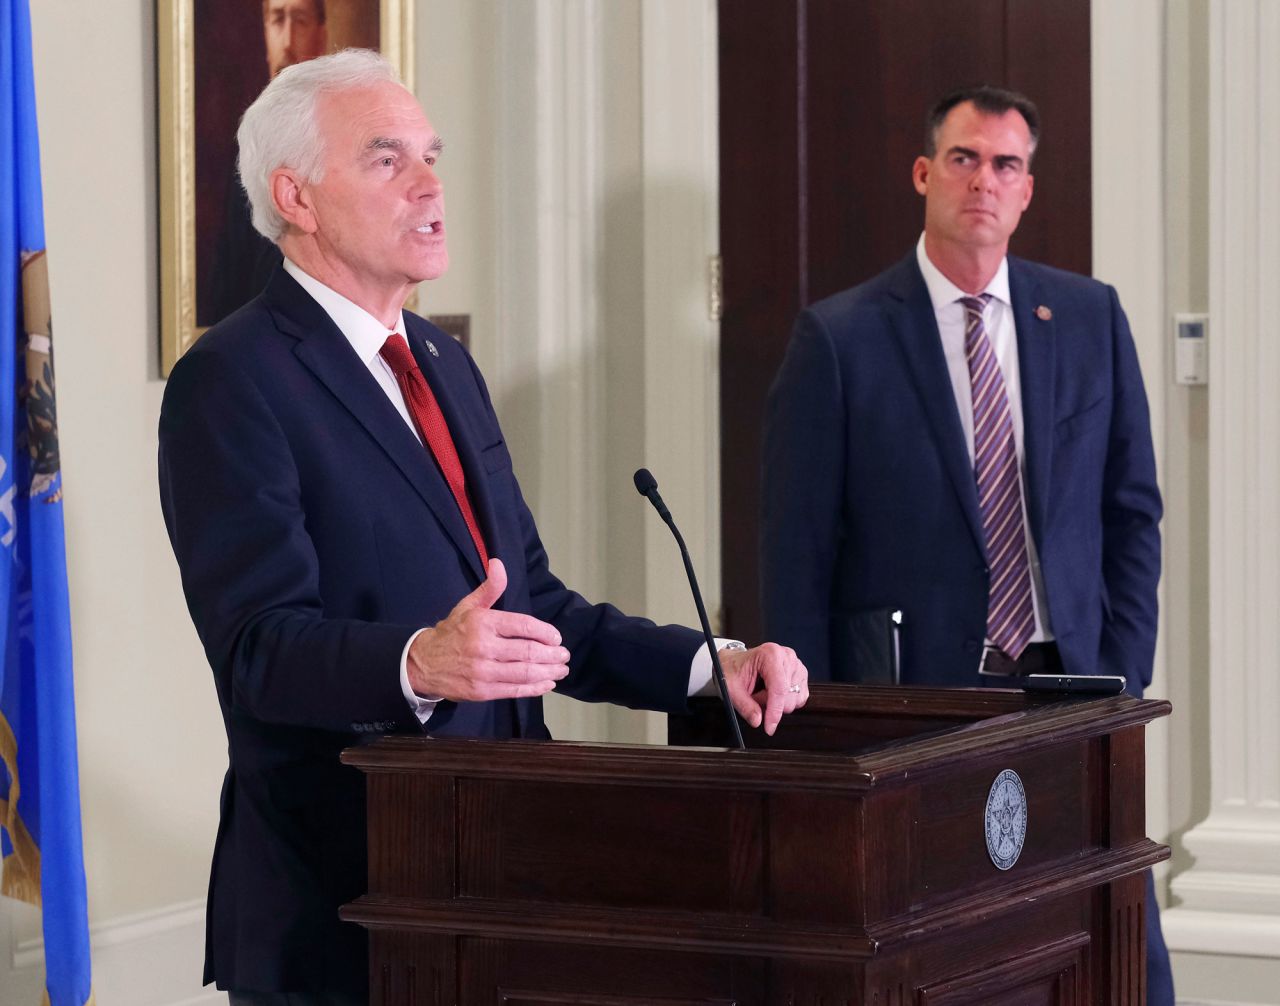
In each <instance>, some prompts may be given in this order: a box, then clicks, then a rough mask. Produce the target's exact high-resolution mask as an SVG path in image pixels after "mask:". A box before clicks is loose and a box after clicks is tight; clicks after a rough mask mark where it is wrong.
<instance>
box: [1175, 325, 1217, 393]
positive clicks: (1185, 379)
mask: <svg viewBox="0 0 1280 1006" xmlns="http://www.w3.org/2000/svg"><path fill="white" fill-rule="evenodd" d="M1208 342H1209V316H1208V315H1207V314H1175V315H1174V316H1173V372H1174V379H1175V380H1176V381H1177V383H1179V384H1208V383H1209V346H1208Z"/></svg>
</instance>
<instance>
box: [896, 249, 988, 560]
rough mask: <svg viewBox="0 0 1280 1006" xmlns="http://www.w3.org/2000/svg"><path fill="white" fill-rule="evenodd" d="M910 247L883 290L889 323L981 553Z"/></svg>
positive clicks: (968, 469)
mask: <svg viewBox="0 0 1280 1006" xmlns="http://www.w3.org/2000/svg"><path fill="white" fill-rule="evenodd" d="M915 256H916V253H915V251H914V250H913V251H912V252H911V253H910V255H909V256H908V257H907V259H906V260H905V261H903V262H902V263H901V264H900V265H899V266H898V268H897V269H896V270H895V272H894V275H893V276H892V277H891V278H890V281H889V286H888V294H887V308H888V310H887V314H888V317H889V323H890V325H891V326H892V327H893V329H894V332H895V334H896V335H897V337H898V343H899V345H900V346H901V347H902V353H903V357H904V359H905V360H906V363H907V369H908V370H909V371H910V373H911V376H912V379H913V380H914V382H915V385H916V390H917V391H918V392H919V393H920V402H921V404H922V405H923V407H924V412H925V415H926V416H927V417H928V420H929V425H930V426H931V427H932V429H933V437H934V441H935V443H936V444H937V445H938V454H939V456H940V457H941V459H942V467H943V468H944V469H945V470H946V472H947V475H948V476H949V477H950V480H951V484H952V488H953V489H954V490H955V493H956V498H957V500H958V502H959V504H960V509H961V510H962V511H963V512H964V515H965V520H966V521H967V522H968V524H969V530H970V531H971V532H972V533H973V538H974V541H975V543H976V544H977V546H978V549H979V551H981V552H983V553H984V554H985V551H986V544H985V541H986V539H985V536H984V535H983V532H982V516H981V514H980V513H979V511H978V489H977V485H976V483H975V482H974V477H973V464H972V462H970V460H969V450H968V448H967V447H966V446H965V441H964V428H963V427H962V426H961V425H960V411H959V409H958V408H957V406H956V393H955V389H954V388H953V387H952V386H951V375H950V373H949V372H948V370H947V359H946V356H945V354H944V353H943V352H942V337H941V336H940V335H939V334H938V320H937V317H936V315H935V314H934V311H933V302H932V301H931V300H930V299H929V288H928V287H927V286H925V282H924V277H923V276H921V275H920V267H919V265H918V264H917V263H916V257H915Z"/></svg>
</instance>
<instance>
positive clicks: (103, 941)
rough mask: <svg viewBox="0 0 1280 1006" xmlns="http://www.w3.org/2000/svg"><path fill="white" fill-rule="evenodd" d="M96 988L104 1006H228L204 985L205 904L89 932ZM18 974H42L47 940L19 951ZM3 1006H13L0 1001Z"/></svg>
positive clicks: (180, 905) (137, 916) (133, 917)
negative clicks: (113, 1005) (124, 1004)
mask: <svg viewBox="0 0 1280 1006" xmlns="http://www.w3.org/2000/svg"><path fill="white" fill-rule="evenodd" d="M89 947H90V952H91V953H92V955H93V988H94V995H95V998H96V1000H97V1001H98V1002H99V1003H102V1004H104V1006H111V1004H120V1003H128V1004H130V1006H225V1003H226V1001H227V994H226V993H225V992H219V991H218V990H217V989H213V988H205V987H203V986H202V984H201V977H202V975H203V970H204V964H203V959H204V899H203V898H199V899H197V900H194V901H181V902H175V903H174V904H170V905H164V906H161V907H160V908H155V909H150V910H148V911H145V912H135V913H133V914H130V915H121V916H117V917H116V918H113V919H107V920H104V921H102V922H98V923H95V924H93V925H90V926H89ZM13 964H14V968H15V970H16V971H25V972H35V973H37V974H38V973H41V972H42V971H43V968H44V940H42V939H33V940H23V941H21V942H20V943H18V944H17V946H15V947H14V952H13ZM0 1006H8V1004H7V1003H5V1002H4V998H3V996H0Z"/></svg>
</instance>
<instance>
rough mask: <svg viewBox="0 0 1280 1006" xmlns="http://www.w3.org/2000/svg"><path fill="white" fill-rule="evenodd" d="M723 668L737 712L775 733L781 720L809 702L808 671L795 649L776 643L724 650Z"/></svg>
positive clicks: (751, 722) (721, 656)
mask: <svg viewBox="0 0 1280 1006" xmlns="http://www.w3.org/2000/svg"><path fill="white" fill-rule="evenodd" d="M720 667H721V668H722V669H723V670H724V681H725V684H726V685H728V686H729V698H730V699H731V700H732V701H733V707H734V708H735V709H736V710H738V715H739V716H741V717H742V718H743V719H744V720H746V721H747V722H748V723H750V724H751V725H752V726H753V727H758V726H760V724H761V723H762V722H763V723H764V732H765V733H767V734H768V735H769V736H771V737H772V736H773V732H774V731H775V730H777V729H778V723H779V721H780V720H781V719H782V717H783V716H785V715H786V714H787V713H790V712H794V711H795V710H797V709H799V708H800V707H801V706H802V705H804V704H805V703H806V702H808V701H809V672H808V671H807V670H806V669H805V666H804V664H802V663H801V662H800V658H799V657H797V656H796V651H795V650H793V649H791V648H790V647H787V646H779V645H778V644H777V643H764V644H763V645H761V646H756V647H753V648H752V649H750V650H721V651H720Z"/></svg>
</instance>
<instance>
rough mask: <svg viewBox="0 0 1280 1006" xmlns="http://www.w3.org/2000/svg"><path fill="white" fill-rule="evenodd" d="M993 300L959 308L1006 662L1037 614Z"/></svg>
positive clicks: (994, 610)
mask: <svg viewBox="0 0 1280 1006" xmlns="http://www.w3.org/2000/svg"><path fill="white" fill-rule="evenodd" d="M990 300H991V294H989V293H984V294H982V295H981V296H979V297H962V298H960V303H961V304H963V305H964V314H965V328H964V352H965V358H966V359H967V360H968V361H969V382H970V385H971V387H972V389H973V474H974V478H975V479H976V481H977V484H978V508H979V510H980V511H981V512H982V530H983V533H984V535H985V536H986V540H987V567H988V568H989V569H990V577H991V589H990V594H989V596H988V600H987V638H988V639H990V640H991V642H992V644H993V645H994V646H996V647H998V648H999V649H1000V650H1001V651H1003V652H1004V654H1005V655H1006V656H1007V657H1009V658H1010V659H1012V660H1017V659H1018V657H1020V656H1021V655H1022V651H1023V650H1025V649H1026V648H1027V643H1028V642H1029V641H1030V639H1031V633H1032V632H1033V631H1034V629H1035V611H1034V609H1033V607H1032V604H1031V564H1030V562H1029V561H1028V558H1027V540H1026V531H1025V530H1024V522H1023V517H1022V490H1021V487H1020V484H1019V476H1018V451H1017V447H1016V445H1015V444H1014V440H1013V420H1012V419H1011V418H1010V416H1009V396H1008V394H1006V392H1005V387H1004V377H1003V375H1002V374H1001V373H1000V362H999V361H998V360H997V359H996V354H995V352H994V351H993V350H992V348H991V340H990V339H988V338H987V326H986V324H985V323H984V322H983V319H982V312H983V310H984V309H985V308H986V306H987V304H988V302H989V301H990Z"/></svg>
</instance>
